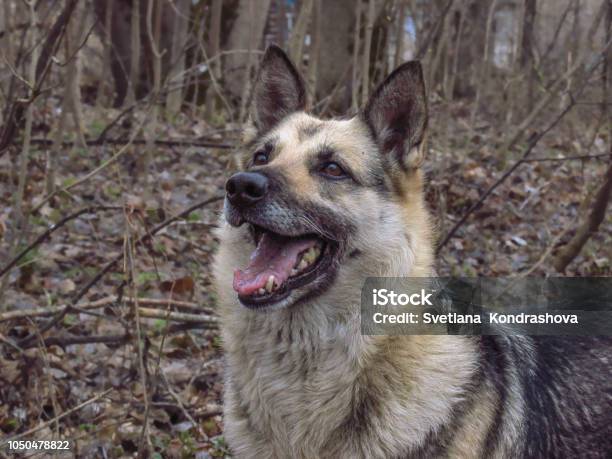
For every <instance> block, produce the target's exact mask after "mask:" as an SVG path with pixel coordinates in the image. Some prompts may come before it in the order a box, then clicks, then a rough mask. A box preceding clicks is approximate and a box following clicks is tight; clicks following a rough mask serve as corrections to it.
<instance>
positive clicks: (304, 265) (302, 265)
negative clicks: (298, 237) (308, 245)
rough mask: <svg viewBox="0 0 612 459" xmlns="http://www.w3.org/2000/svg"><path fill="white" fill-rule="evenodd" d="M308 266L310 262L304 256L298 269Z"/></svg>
mask: <svg viewBox="0 0 612 459" xmlns="http://www.w3.org/2000/svg"><path fill="white" fill-rule="evenodd" d="M307 267H308V262H307V261H306V260H304V258H302V261H300V264H299V265H298V270H302V269H306V268H307Z"/></svg>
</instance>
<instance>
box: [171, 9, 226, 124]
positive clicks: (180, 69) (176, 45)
mask: <svg viewBox="0 0 612 459" xmlns="http://www.w3.org/2000/svg"><path fill="white" fill-rule="evenodd" d="M190 4H191V2H190V0H177V1H176V2H175V8H176V10H174V9H172V11H173V12H174V21H173V27H172V29H173V34H172V35H173V36H172V52H171V53H170V55H171V57H172V59H171V61H172V68H171V69H169V71H170V72H169V74H168V77H169V78H168V80H169V81H170V83H171V84H170V86H171V87H172V90H171V91H169V92H168V95H167V96H166V111H167V112H168V113H169V114H171V115H173V114H176V113H178V112H179V111H180V110H181V105H182V103H183V94H184V91H183V88H182V87H181V86H183V83H184V80H185V78H184V76H183V73H184V71H185V44H186V42H187V32H188V31H189V17H190V14H189V13H190ZM213 8H214V5H213ZM213 14H214V10H213Z"/></svg>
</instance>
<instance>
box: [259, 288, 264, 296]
mask: <svg viewBox="0 0 612 459" xmlns="http://www.w3.org/2000/svg"><path fill="white" fill-rule="evenodd" d="M257 293H259V294H260V295H263V294H264V293H266V290H265V289H264V288H260V289H259V290H257Z"/></svg>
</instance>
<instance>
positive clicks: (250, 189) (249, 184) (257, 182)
mask: <svg viewBox="0 0 612 459" xmlns="http://www.w3.org/2000/svg"><path fill="white" fill-rule="evenodd" d="M225 191H227V198H228V199H229V201H230V202H231V203H232V204H233V205H234V206H236V207H242V208H244V207H248V206H252V205H253V204H255V203H256V202H257V201H259V200H261V199H262V198H263V197H264V196H265V195H266V192H267V191H268V178H267V177H266V176H265V175H262V174H258V173H256V172H238V173H237V174H234V175H232V176H231V177H230V178H229V180H228V181H227V182H226V183H225Z"/></svg>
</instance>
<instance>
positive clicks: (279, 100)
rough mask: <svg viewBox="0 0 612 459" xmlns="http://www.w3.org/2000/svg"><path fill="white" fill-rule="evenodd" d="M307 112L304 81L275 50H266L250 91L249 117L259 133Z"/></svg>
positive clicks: (270, 48) (275, 47)
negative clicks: (300, 112) (294, 115)
mask: <svg viewBox="0 0 612 459" xmlns="http://www.w3.org/2000/svg"><path fill="white" fill-rule="evenodd" d="M305 108H306V89H305V86H304V81H303V80H302V77H301V76H300V74H299V72H298V71H297V69H296V68H295V66H294V65H293V64H292V63H291V61H290V60H289V57H288V56H287V55H286V54H285V52H284V51H283V50H282V49H281V48H279V47H278V46H275V45H271V46H269V47H268V49H267V50H266V52H265V54H264V57H263V60H262V62H261V66H260V68H259V73H258V75H257V79H256V81H255V86H254V88H253V101H252V108H251V117H252V120H253V123H254V124H255V128H256V129H257V131H258V132H259V133H263V132H266V131H268V130H270V129H272V128H273V127H274V126H275V125H276V124H278V122H279V121H280V120H282V119H283V118H284V117H286V116H287V115H290V114H291V113H294V112H297V111H300V110H304V109H305Z"/></svg>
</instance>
